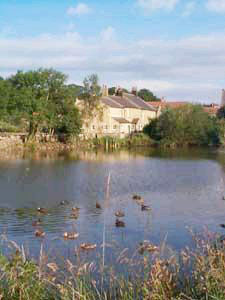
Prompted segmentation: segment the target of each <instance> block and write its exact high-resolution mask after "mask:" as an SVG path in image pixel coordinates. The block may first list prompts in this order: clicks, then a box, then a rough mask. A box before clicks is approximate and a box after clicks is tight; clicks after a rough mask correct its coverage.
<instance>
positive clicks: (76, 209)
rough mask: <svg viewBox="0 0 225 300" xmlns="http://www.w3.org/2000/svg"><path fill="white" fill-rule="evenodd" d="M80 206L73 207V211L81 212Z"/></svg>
mask: <svg viewBox="0 0 225 300" xmlns="http://www.w3.org/2000/svg"><path fill="white" fill-rule="evenodd" d="M79 210H80V208H79V207H72V211H73V212H79Z"/></svg>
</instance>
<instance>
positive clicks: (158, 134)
mask: <svg viewBox="0 0 225 300" xmlns="http://www.w3.org/2000/svg"><path fill="white" fill-rule="evenodd" d="M144 132H145V133H146V134H148V135H149V136H150V137H151V138H152V139H155V140H157V141H159V142H161V143H165V144H176V145H180V146H181V145H209V144H219V143H220V137H221V127H220V124H219V122H218V120H217V118H212V117H210V116H209V114H208V113H206V112H205V111H204V110H203V108H202V106H200V105H186V106H183V107H180V108H177V109H166V110H165V111H163V113H162V114H161V115H160V116H159V118H158V119H155V120H153V121H151V122H150V123H149V124H148V125H147V126H146V127H145V128H144Z"/></svg>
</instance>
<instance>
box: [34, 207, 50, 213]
mask: <svg viewBox="0 0 225 300" xmlns="http://www.w3.org/2000/svg"><path fill="white" fill-rule="evenodd" d="M37 211H38V212H39V213H41V214H47V212H48V211H47V209H46V208H43V207H38V208H37Z"/></svg>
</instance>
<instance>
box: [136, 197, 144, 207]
mask: <svg viewBox="0 0 225 300" xmlns="http://www.w3.org/2000/svg"><path fill="white" fill-rule="evenodd" d="M136 203H137V204H138V205H144V203H145V202H144V199H142V198H141V199H138V200H136Z"/></svg>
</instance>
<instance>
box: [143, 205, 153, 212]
mask: <svg viewBox="0 0 225 300" xmlns="http://www.w3.org/2000/svg"><path fill="white" fill-rule="evenodd" d="M141 210H143V211H144V210H151V207H150V206H148V205H144V204H142V205H141Z"/></svg>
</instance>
